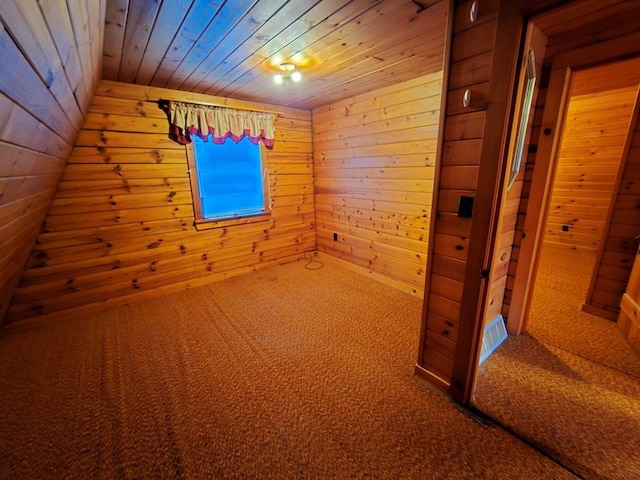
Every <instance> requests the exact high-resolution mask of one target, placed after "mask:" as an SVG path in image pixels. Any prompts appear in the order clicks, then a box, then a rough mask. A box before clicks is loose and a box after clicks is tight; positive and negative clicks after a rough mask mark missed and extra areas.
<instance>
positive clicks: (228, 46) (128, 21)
mask: <svg viewBox="0 0 640 480" xmlns="http://www.w3.org/2000/svg"><path fill="white" fill-rule="evenodd" d="M447 4H448V2H447V1H446V0H351V1H345V0H226V1H225V0H220V1H211V0H107V8H106V23H105V37H104V52H103V54H104V57H103V78H105V79H108V80H117V81H121V82H128V83H136V84H141V85H152V86H157V87H166V88H173V89H179V90H185V91H190V92H198V93H206V94H210V95H217V96H224V97H231V98H237V99H242V100H252V101H258V102H264V103H271V104H278V105H286V106H291V107H297V108H306V109H313V108H315V107H318V106H320V105H325V104H328V103H331V102H333V101H336V100H339V99H342V98H346V97H350V96H353V95H357V94H360V93H363V92H366V91H370V90H373V89H376V88H380V87H384V86H387V85H391V84H394V83H397V82H401V81H404V80H409V79H412V78H415V77H418V76H420V75H424V74H428V73H433V72H437V71H440V70H441V69H442V61H443V51H444V38H445V24H446V11H447ZM283 62H288V63H293V64H295V65H296V66H297V68H298V70H299V71H300V72H301V73H302V75H303V80H302V81H301V82H300V83H297V84H292V85H288V86H278V85H275V84H274V83H273V81H272V76H273V74H274V73H276V72H278V71H279V68H278V66H279V65H280V64H281V63H283Z"/></svg>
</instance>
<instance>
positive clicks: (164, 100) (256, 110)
mask: <svg viewBox="0 0 640 480" xmlns="http://www.w3.org/2000/svg"><path fill="white" fill-rule="evenodd" d="M145 102H148V103H156V104H157V105H158V106H159V107H161V106H162V103H164V102H178V103H188V104H190V105H204V106H205V107H219V108H230V109H233V110H244V111H246V112H258V113H275V114H276V115H283V114H284V112H281V111H278V110H265V109H262V108H238V107H230V106H229V105H221V104H218V103H209V102H184V101H182V100H169V99H167V98H159V99H158V100H149V99H147V100H145Z"/></svg>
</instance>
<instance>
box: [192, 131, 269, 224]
mask: <svg viewBox="0 0 640 480" xmlns="http://www.w3.org/2000/svg"><path fill="white" fill-rule="evenodd" d="M243 140H244V138H243ZM230 141H233V140H230ZM209 142H211V139H210V138H209ZM185 147H186V154H187V165H188V167H189V169H188V171H187V173H188V175H189V183H190V184H191V200H192V202H193V215H194V222H193V224H194V226H195V227H196V230H207V229H212V228H224V227H228V226H231V225H244V224H249V223H256V222H266V221H269V220H271V209H272V205H271V190H270V182H269V168H268V162H267V159H268V156H267V148H266V147H265V146H264V144H263V143H262V142H258V148H259V149H260V167H261V171H262V196H263V204H264V212H260V213H251V214H248V215H242V216H233V217H226V218H219V219H207V218H205V217H204V215H203V214H202V202H201V199H200V186H199V185H198V165H197V161H196V153H195V145H194V142H193V141H192V142H190V143H188V144H187V145H185Z"/></svg>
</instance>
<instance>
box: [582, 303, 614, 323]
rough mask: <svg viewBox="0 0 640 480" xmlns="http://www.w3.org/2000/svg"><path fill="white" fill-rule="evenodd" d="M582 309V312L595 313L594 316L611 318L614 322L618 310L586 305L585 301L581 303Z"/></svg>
mask: <svg viewBox="0 0 640 480" xmlns="http://www.w3.org/2000/svg"><path fill="white" fill-rule="evenodd" d="M582 311H583V312H584V313H590V314H591V315H595V316H596V317H602V318H606V319H607V320H613V321H614V322H615V321H616V320H617V319H618V312H612V311H611V310H605V309H604V308H599V307H594V306H592V305H587V304H586V303H585V304H583V305H582Z"/></svg>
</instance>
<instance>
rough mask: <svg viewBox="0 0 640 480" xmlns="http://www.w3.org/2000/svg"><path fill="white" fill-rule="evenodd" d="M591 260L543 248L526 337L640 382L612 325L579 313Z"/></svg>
mask: <svg viewBox="0 0 640 480" xmlns="http://www.w3.org/2000/svg"><path fill="white" fill-rule="evenodd" d="M595 260H596V253H595V252H590V251H587V250H571V249H567V248H562V247H556V246H553V245H545V246H544V248H543V249H542V255H541V256H540V264H539V267H538V275H537V278H536V286H535V290H534V294H533V301H532V304H531V314H530V317H529V324H528V325H527V332H528V333H529V334H530V335H531V336H533V337H535V338H537V339H538V340H540V341H542V342H544V343H547V344H549V345H554V346H556V347H558V348H561V349H562V350H566V351H568V352H572V353H575V354H576V355H581V356H583V357H586V358H588V359H590V360H593V361H595V362H598V363H602V364H603V365H607V366H609V367H611V368H615V369H617V370H620V371H622V372H626V373H628V374H630V375H633V376H635V377H637V378H639V379H640V355H638V354H637V353H636V352H634V351H633V349H632V348H631V347H630V346H629V344H628V343H627V342H626V341H625V339H624V337H623V335H622V334H621V333H620V331H619V330H618V327H617V326H616V324H615V322H613V321H611V320H607V319H605V318H601V317H597V316H595V315H590V314H588V313H585V312H583V311H582V304H583V303H584V301H585V299H586V296H587V291H588V288H589V282H590V281H591V275H592V271H593V267H594V263H595Z"/></svg>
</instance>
